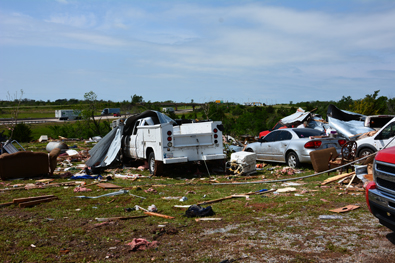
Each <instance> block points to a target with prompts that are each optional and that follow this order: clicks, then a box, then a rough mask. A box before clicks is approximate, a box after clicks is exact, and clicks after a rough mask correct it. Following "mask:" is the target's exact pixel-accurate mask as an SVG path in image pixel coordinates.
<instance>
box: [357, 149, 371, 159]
mask: <svg viewBox="0 0 395 263" xmlns="http://www.w3.org/2000/svg"><path fill="white" fill-rule="evenodd" d="M373 152H374V151H373V150H372V149H370V148H362V149H361V150H360V151H359V156H358V157H365V156H366V155H369V154H372V153H373Z"/></svg>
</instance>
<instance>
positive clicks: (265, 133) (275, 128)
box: [259, 121, 292, 138]
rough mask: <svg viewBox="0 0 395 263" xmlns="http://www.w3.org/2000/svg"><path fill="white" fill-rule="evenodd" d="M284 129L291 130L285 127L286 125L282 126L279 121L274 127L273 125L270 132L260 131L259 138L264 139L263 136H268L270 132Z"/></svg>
mask: <svg viewBox="0 0 395 263" xmlns="http://www.w3.org/2000/svg"><path fill="white" fill-rule="evenodd" d="M285 128H292V127H291V126H290V127H287V126H286V125H284V124H282V123H281V121H279V122H277V123H276V125H274V127H273V129H271V130H266V131H261V132H260V133H259V138H263V137H265V136H266V135H268V134H269V133H270V132H271V131H274V130H278V129H285Z"/></svg>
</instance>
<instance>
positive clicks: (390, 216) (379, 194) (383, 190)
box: [365, 147, 395, 231]
mask: <svg viewBox="0 0 395 263" xmlns="http://www.w3.org/2000/svg"><path fill="white" fill-rule="evenodd" d="M373 180H374V181H373V182H369V183H368V184H367V186H366V188H365V191H366V202H367V204H368V207H369V210H370V212H371V213H372V214H373V215H374V216H375V217H377V218H378V219H379V222H380V223H381V224H382V225H384V226H386V227H388V228H389V229H391V230H392V231H395V147H390V148H386V149H384V150H381V151H379V152H378V153H377V155H376V157H375V160H374V163H373Z"/></svg>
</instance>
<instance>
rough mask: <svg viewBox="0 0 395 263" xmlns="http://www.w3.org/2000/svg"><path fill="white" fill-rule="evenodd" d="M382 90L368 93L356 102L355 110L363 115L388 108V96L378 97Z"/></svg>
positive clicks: (375, 113)
mask: <svg viewBox="0 0 395 263" xmlns="http://www.w3.org/2000/svg"><path fill="white" fill-rule="evenodd" d="M379 92H380V90H376V91H375V92H374V93H373V94H367V95H366V96H365V98H364V99H361V100H357V101H355V102H354V106H353V111H354V112H357V113H360V114H363V115H377V114H382V113H385V112H386V110H387V97H384V96H381V97H378V94H379ZM377 97H378V98H377Z"/></svg>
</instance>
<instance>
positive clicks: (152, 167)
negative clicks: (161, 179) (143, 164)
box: [147, 152, 163, 176]
mask: <svg viewBox="0 0 395 263" xmlns="http://www.w3.org/2000/svg"><path fill="white" fill-rule="evenodd" d="M147 161H148V167H149V172H150V174H152V175H154V176H158V175H161V174H162V171H163V162H161V161H155V153H154V152H151V153H150V154H149V155H148V160H147Z"/></svg>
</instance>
